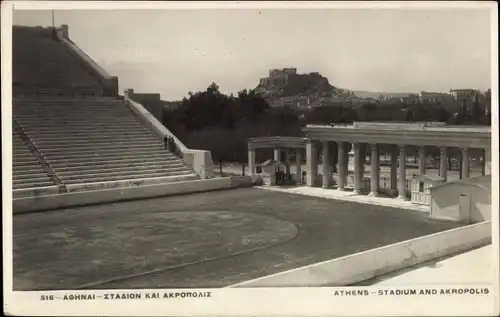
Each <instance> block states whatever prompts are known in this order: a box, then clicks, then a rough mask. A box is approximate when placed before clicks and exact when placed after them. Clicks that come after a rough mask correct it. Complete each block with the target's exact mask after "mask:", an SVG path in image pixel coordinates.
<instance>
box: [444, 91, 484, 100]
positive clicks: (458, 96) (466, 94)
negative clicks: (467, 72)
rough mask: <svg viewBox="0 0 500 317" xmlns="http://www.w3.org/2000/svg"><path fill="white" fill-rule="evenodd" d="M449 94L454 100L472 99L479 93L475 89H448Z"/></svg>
mask: <svg viewBox="0 0 500 317" xmlns="http://www.w3.org/2000/svg"><path fill="white" fill-rule="evenodd" d="M450 94H451V95H452V96H453V98H455V100H460V101H474V100H475V98H476V97H477V96H478V94H480V93H479V91H478V90H476V89H450Z"/></svg>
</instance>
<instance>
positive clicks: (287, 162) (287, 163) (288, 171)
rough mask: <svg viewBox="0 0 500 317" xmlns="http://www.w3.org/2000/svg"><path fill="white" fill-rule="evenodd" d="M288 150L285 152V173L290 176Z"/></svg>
mask: <svg viewBox="0 0 500 317" xmlns="http://www.w3.org/2000/svg"><path fill="white" fill-rule="evenodd" d="M290 153H291V152H290V149H286V150H285V163H286V164H285V173H286V175H290V163H291V162H290Z"/></svg>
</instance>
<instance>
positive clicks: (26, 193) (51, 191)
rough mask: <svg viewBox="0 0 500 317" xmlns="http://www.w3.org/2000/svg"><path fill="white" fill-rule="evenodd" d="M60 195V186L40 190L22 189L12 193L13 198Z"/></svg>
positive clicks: (40, 188) (45, 187) (39, 188)
mask: <svg viewBox="0 0 500 317" xmlns="http://www.w3.org/2000/svg"><path fill="white" fill-rule="evenodd" d="M58 193H59V188H58V186H54V185H52V186H50V185H49V186H43V187H38V188H21V189H14V190H13V192H12V197H13V198H24V197H36V196H45V195H56V194H58Z"/></svg>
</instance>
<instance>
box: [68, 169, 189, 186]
mask: <svg viewBox="0 0 500 317" xmlns="http://www.w3.org/2000/svg"><path fill="white" fill-rule="evenodd" d="M190 173H192V172H190V171H185V172H182V173H176V172H173V173H168V172H161V173H146V172H144V173H142V174H121V175H119V174H118V175H105V176H102V177H99V175H97V176H96V177H94V178H91V177H85V178H74V179H71V178H67V177H62V178H61V179H62V180H63V182H64V183H65V184H68V185H70V184H81V183H96V182H109V181H117V180H132V179H142V178H155V177H165V176H176V175H189V174H190Z"/></svg>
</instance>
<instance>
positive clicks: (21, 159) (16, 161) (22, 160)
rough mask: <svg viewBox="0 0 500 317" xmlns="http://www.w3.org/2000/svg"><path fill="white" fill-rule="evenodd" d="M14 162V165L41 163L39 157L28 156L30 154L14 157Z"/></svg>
mask: <svg viewBox="0 0 500 317" xmlns="http://www.w3.org/2000/svg"><path fill="white" fill-rule="evenodd" d="M12 163H13V164H14V165H19V166H23V165H30V164H33V163H36V164H39V162H38V159H37V158H36V157H35V156H32V157H28V156H21V157H14V158H13V159H12Z"/></svg>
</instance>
